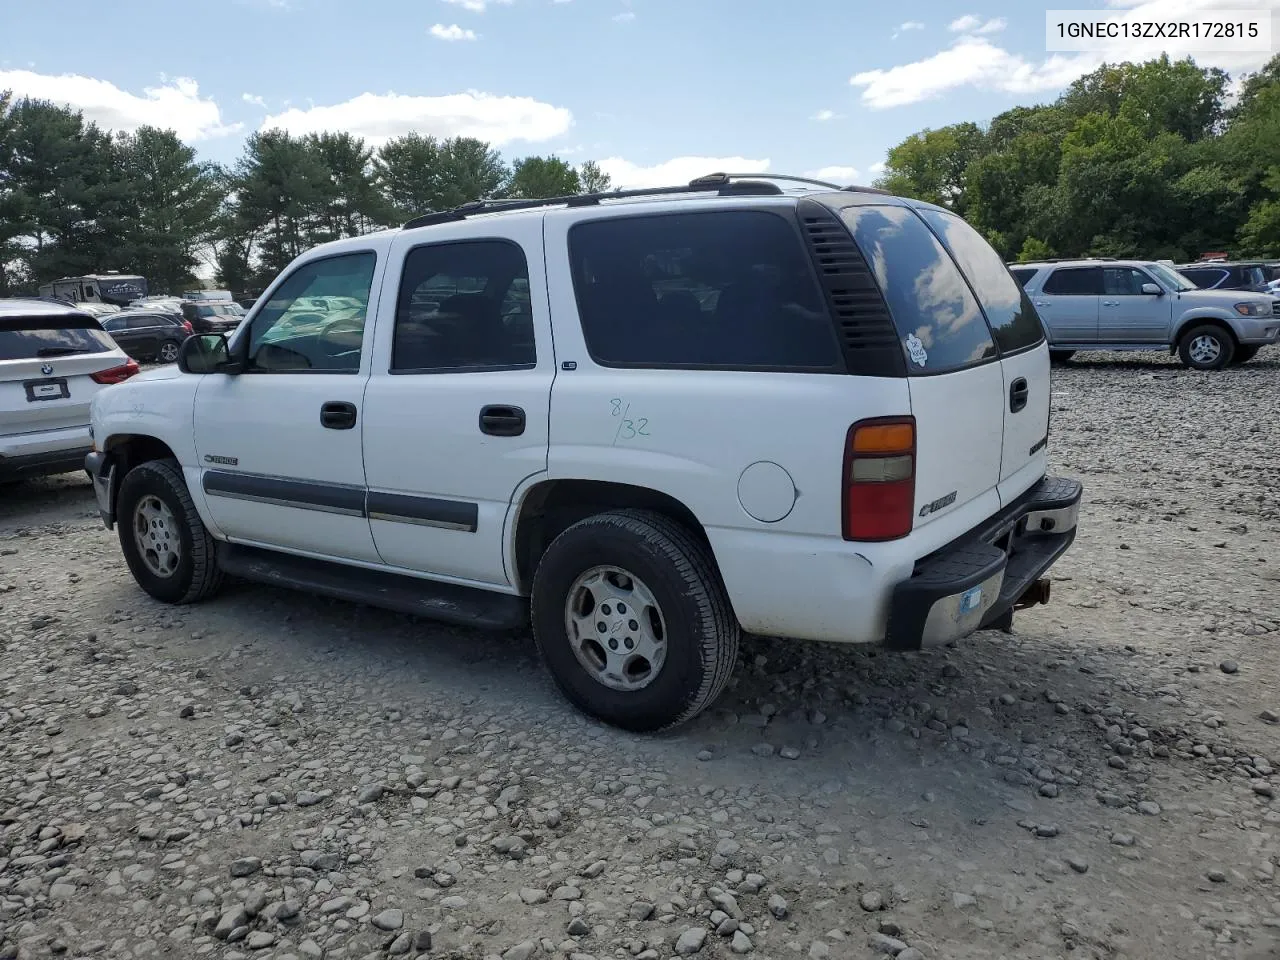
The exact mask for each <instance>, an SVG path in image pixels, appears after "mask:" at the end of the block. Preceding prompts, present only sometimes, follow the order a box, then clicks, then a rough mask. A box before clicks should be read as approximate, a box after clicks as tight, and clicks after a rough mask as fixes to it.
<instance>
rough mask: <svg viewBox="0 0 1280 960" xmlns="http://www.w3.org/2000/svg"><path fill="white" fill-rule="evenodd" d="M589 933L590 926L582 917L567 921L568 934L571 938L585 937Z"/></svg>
mask: <svg viewBox="0 0 1280 960" xmlns="http://www.w3.org/2000/svg"><path fill="white" fill-rule="evenodd" d="M590 932H591V924H589V923H587V921H586V920H584V919H583V918H582V917H574V918H573V919H572V920H570V921H569V927H568V934H569V936H571V937H585V936H586V935H587V934H588V933H590Z"/></svg>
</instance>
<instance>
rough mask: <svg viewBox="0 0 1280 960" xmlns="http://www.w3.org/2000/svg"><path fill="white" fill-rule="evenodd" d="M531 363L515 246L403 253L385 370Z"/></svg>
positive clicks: (476, 243)
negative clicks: (387, 368) (387, 362)
mask: <svg viewBox="0 0 1280 960" xmlns="http://www.w3.org/2000/svg"><path fill="white" fill-rule="evenodd" d="M331 305H332V304H331ZM536 364H537V349H536V346H535V343H534V332H533V309H532V302H531V300H530V297H529V264H528V261H527V260H526V259H525V255H524V250H523V249H521V247H520V246H519V245H518V244H515V243H511V242H510V241H507V240H465V241H458V242H455V243H439V244H431V245H428V246H422V247H415V248H414V249H412V250H410V251H409V253H408V255H407V256H406V257H405V261H404V274H403V276H402V277H401V280H400V295H399V299H398V300H397V302H396V327H395V339H394V341H393V344H392V348H391V372H392V373H439V372H447V371H463V370H510V369H522V368H529V367H533V366H535V365H536Z"/></svg>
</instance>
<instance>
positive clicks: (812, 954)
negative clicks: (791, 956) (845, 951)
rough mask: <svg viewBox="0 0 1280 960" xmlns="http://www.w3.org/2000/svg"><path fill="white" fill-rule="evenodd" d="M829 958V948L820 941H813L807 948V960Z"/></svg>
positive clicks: (824, 959)
mask: <svg viewBox="0 0 1280 960" xmlns="http://www.w3.org/2000/svg"><path fill="white" fill-rule="evenodd" d="M829 956H831V948H830V947H829V946H827V945H826V943H824V942H823V941H821V940H815V941H813V943H812V944H810V946H809V960H827V957H829Z"/></svg>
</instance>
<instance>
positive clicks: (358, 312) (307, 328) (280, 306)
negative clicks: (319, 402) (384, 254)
mask: <svg viewBox="0 0 1280 960" xmlns="http://www.w3.org/2000/svg"><path fill="white" fill-rule="evenodd" d="M376 264H377V257H376V255H375V254H373V253H349V254H345V255H343V256H338V257H327V258H325V259H323V260H313V261H311V262H310V263H305V264H303V265H302V266H301V267H299V268H298V269H297V270H295V271H294V272H293V273H291V274H290V275H289V276H288V278H287V279H286V280H285V281H284V283H282V284H281V285H280V286H279V287H278V288H277V289H276V290H275V292H274V293H272V294H271V299H270V300H268V301H267V303H266V304H265V305H264V306H263V308H262V310H261V311H260V312H259V313H258V315H257V316H256V317H255V318H254V320H253V326H252V328H251V329H250V331H249V364H248V369H249V370H250V371H256V372H260V373H298V372H303V371H315V372H321V373H356V372H358V371H359V369H360V355H361V350H362V345H363V343H364V324H365V315H366V314H367V313H368V309H369V292H370V288H371V287H372V285H373V271H374V267H375V265H376ZM325 295H334V296H342V297H351V298H353V299H354V300H355V301H356V303H357V304H358V306H357V307H355V308H353V309H351V310H348V311H346V312H345V313H343V314H341V315H339V316H336V317H335V316H334V315H333V314H332V313H324V314H321V313H317V312H315V311H314V310H311V309H310V308H309V307H307V306H306V301H307V300H308V299H309V298H311V297H317V296H325ZM205 309H210V310H212V309H214V308H202V309H201V313H202V314H203V312H204V310H205Z"/></svg>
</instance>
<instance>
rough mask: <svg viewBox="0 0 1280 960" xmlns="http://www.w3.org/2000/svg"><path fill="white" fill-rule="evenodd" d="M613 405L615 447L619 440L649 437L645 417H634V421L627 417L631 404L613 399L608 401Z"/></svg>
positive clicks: (647, 423) (647, 422) (619, 399)
mask: <svg viewBox="0 0 1280 960" xmlns="http://www.w3.org/2000/svg"><path fill="white" fill-rule="evenodd" d="M609 402H610V404H612V405H613V416H614V417H615V418H617V421H618V429H617V430H615V431H614V432H613V442H614V444H615V445H616V444H617V442H618V441H619V440H634V439H635V438H636V437H647V436H649V419H648V418H647V417H636V418H634V419H632V418H630V417H628V414H629V413H631V404H629V403H627V402H626V401H624V400H622V399H621V398H617V397H615V398H614V399H613V400H610V401H609Z"/></svg>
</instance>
